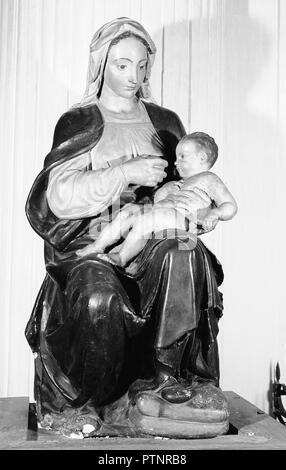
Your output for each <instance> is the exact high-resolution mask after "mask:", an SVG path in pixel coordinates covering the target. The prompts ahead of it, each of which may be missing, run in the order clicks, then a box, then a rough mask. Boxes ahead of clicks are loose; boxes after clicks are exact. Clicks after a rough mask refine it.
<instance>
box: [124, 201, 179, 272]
mask: <svg viewBox="0 0 286 470" xmlns="http://www.w3.org/2000/svg"><path fill="white" fill-rule="evenodd" d="M164 229H180V230H185V229H186V227H185V217H184V216H182V214H180V213H178V212H177V211H176V210H175V209H166V208H155V207H154V209H153V210H152V211H150V212H148V213H146V214H142V215H140V216H138V217H137V218H136V219H135V220H134V223H133V227H132V229H131V231H130V232H129V234H128V235H127V237H126V239H125V241H124V242H123V244H122V247H121V249H120V251H119V253H117V255H118V256H119V257H120V260H121V262H120V264H121V266H125V265H126V264H127V263H128V261H130V260H131V259H132V258H134V257H135V256H136V255H138V254H139V253H140V251H141V250H142V249H143V248H144V246H145V245H146V243H147V241H148V240H149V239H150V238H151V236H152V233H153V232H159V231H161V230H164ZM118 264H119V263H118Z"/></svg>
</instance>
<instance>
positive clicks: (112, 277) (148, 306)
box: [25, 102, 223, 413]
mask: <svg viewBox="0 0 286 470" xmlns="http://www.w3.org/2000/svg"><path fill="white" fill-rule="evenodd" d="M144 105H145V107H146V110H147V112H148V115H149V117H150V119H151V121H152V123H153V125H154V128H155V130H156V132H157V133H158V135H159V136H160V138H161V140H162V142H163V144H164V158H166V159H167V161H168V168H167V178H166V180H165V181H164V183H165V182H166V181H169V180H172V179H174V178H175V170H174V161H175V148H176V145H177V143H178V141H179V140H180V138H181V137H182V136H183V135H184V134H185V130H184V128H183V126H182V123H181V122H180V120H179V118H178V116H177V115H176V114H175V113H173V112H172V111H169V110H167V109H165V108H162V107H160V106H157V105H155V104H152V103H147V102H146V103H144ZM103 129H104V121H103V118H102V115H101V113H100V111H99V109H98V107H97V106H96V105H90V106H87V107H84V108H74V109H72V110H70V111H68V112H67V113H65V114H64V115H63V116H62V117H61V118H60V120H59V122H58V124H57V126H56V129H55V134H54V141H53V146H52V150H51V152H50V153H49V154H48V155H47V157H46V159H45V163H44V169H43V171H42V172H41V173H40V174H39V175H38V177H37V178H36V180H35V183H34V185H33V187H32V189H31V191H30V194H29V197H28V200H27V204H26V214H27V217H28V219H29V222H30V224H31V225H32V227H33V229H34V230H35V231H36V232H37V233H38V234H39V235H40V236H41V237H42V238H43V239H44V241H45V262H46V269H47V275H46V277H45V280H44V282H43V284H42V286H41V288H40V291H39V294H38V297H37V300H36V302H35V305H34V309H33V312H32V315H31V317H30V320H29V322H28V324H27V327H26V332H25V333H26V338H27V340H28V342H29V344H30V347H31V348H32V350H33V352H35V353H37V354H36V356H37V357H36V373H35V396H36V400H37V402H38V404H40V405H39V406H40V408H41V411H40V412H41V413H44V412H47V411H49V410H54V411H59V410H60V409H61V408H62V407H63V406H64V404H66V403H70V404H73V403H81V402H84V401H85V400H86V399H88V398H89V397H90V396H93V397H94V400H95V402H96V403H97V404H99V405H101V404H104V403H108V402H110V401H112V400H114V399H116V398H117V397H119V396H120V394H122V393H124V391H126V389H127V388H128V385H129V384H130V383H131V382H132V381H133V380H135V379H136V378H138V374H140V373H141V372H142V373H144V368H145V369H146V367H147V369H148V365H147V366H146V364H147V363H148V354H149V352H150V351H151V350H152V347H153V348H154V347H157V348H167V347H169V346H170V345H171V344H172V343H174V342H175V341H177V340H179V339H180V337H182V336H183V335H184V334H185V333H187V332H188V331H191V330H195V331H196V335H195V339H193V340H192V345H190V347H189V349H188V348H186V354H185V357H184V361H183V362H184V364H183V365H182V370H183V369H184V373H185V375H186V377H187V376H188V375H190V374H196V375H198V376H201V377H204V378H207V379H210V380H214V381H216V382H217V383H218V379H219V363H218V351H217V342H216V336H217V333H218V319H219V317H220V316H221V314H222V298H221V294H220V293H219V291H218V285H220V284H221V282H222V280H223V272H222V268H221V265H220V263H219V262H218V261H217V259H216V258H215V256H214V255H213V254H212V253H211V252H209V250H208V249H207V248H206V247H205V246H204V244H203V243H202V242H201V240H200V239H198V240H197V244H196V246H194V244H192V243H191V244H189V245H188V241H186V237H184V234H180V235H177V236H176V237H174V238H173V239H172V238H171V239H170V238H168V239H160V240H159V239H154V238H153V239H151V240H149V242H148V243H147V245H146V247H145V248H144V250H143V252H142V253H141V254H140V255H138V257H137V258H136V259H135V261H134V263H135V264H134V266H135V269H134V268H133V270H132V273H133V274H127V273H126V272H124V271H122V270H121V269H117V268H114V267H112V266H111V265H109V264H108V263H106V262H104V261H101V260H99V259H98V258H97V257H96V255H93V256H92V255H91V256H90V257H88V258H87V257H85V258H82V259H78V258H77V257H76V255H75V251H76V250H77V249H78V248H79V247H82V246H83V245H84V244H86V243H87V242H88V241H89V231H88V228H89V225H90V222H91V220H92V222H94V219H96V217H97V216H95V217H87V218H83V219H75V220H64V219H59V218H57V217H56V216H55V215H54V214H53V212H52V211H51V210H50V208H49V205H48V202H47V196H46V191H47V187H48V181H49V173H50V171H51V169H53V168H55V167H56V166H57V165H60V164H61V163H63V162H67V161H68V160H71V159H72V158H75V157H77V156H79V155H82V154H83V153H85V152H88V151H89V150H91V149H92V148H93V147H94V146H95V145H96V144H97V142H98V141H99V140H100V138H101V136H102V133H103ZM153 191H154V189H153V188H146V187H142V188H140V191H139V192H138V194H137V202H138V203H145V202H151V200H152V192H153ZM183 245H185V249H182V246H183ZM83 311H84V312H86V313H85V314H84V315H83ZM107 312H108V315H107ZM107 317H108V318H107ZM102 319H103V321H101V320H102ZM188 351H189V354H188ZM145 372H146V370H145ZM147 373H148V371H147Z"/></svg>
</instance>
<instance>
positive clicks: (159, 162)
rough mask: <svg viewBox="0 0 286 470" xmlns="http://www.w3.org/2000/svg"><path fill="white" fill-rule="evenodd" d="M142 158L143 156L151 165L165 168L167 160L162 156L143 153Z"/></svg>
mask: <svg viewBox="0 0 286 470" xmlns="http://www.w3.org/2000/svg"><path fill="white" fill-rule="evenodd" d="M142 158H145V159H146V162H148V163H149V164H150V165H151V166H152V167H159V168H166V167H167V166H168V162H167V161H166V160H165V159H164V158H162V157H157V156H154V155H145V154H144V155H142Z"/></svg>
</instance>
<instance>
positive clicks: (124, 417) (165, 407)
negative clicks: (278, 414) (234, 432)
mask: <svg viewBox="0 0 286 470" xmlns="http://www.w3.org/2000/svg"><path fill="white" fill-rule="evenodd" d="M178 388H179V386H178V385H175V386H174V387H172V386H171V387H168V389H169V390H168V391H169V395H170V398H169V400H167V399H165V398H164V392H166V391H167V388H162V389H161V390H160V389H159V390H155V391H152V390H151V391H142V392H139V393H136V395H135V396H133V397H132V398H130V397H129V395H128V393H126V394H125V395H124V396H123V397H121V398H120V399H119V400H117V401H116V402H114V403H112V404H111V405H108V406H105V407H103V408H101V409H98V410H95V409H94V408H93V407H92V406H91V404H89V403H87V404H86V405H84V406H83V407H81V408H66V409H65V410H63V411H62V412H61V413H58V414H55V413H50V414H46V415H45V416H44V418H43V419H42V420H40V422H39V425H40V427H41V428H43V429H46V430H53V431H55V432H58V433H61V434H63V435H65V436H66V437H104V436H107V435H108V436H126V437H140V436H144V435H146V436H159V437H160V436H161V437H168V438H184V439H194V438H206V437H215V436H218V435H221V434H225V433H227V431H228V428H229V406H228V403H227V400H226V398H225V396H224V394H223V393H222V391H221V390H220V389H219V388H218V387H215V386H214V385H212V384H211V383H202V384H197V385H196V386H195V387H194V386H192V387H187V388H183V387H180V388H179V391H180V392H182V391H184V392H185V394H186V395H187V396H188V397H187V398H184V400H182V396H178V395H179V394H178ZM165 394H166V393H165Z"/></svg>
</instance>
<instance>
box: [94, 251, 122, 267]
mask: <svg viewBox="0 0 286 470" xmlns="http://www.w3.org/2000/svg"><path fill="white" fill-rule="evenodd" d="M97 256H98V258H100V259H103V260H104V261H107V262H108V263H111V264H113V265H114V266H120V267H121V268H123V267H124V264H123V262H122V259H121V257H120V254H119V253H108V254H107V253H98V255H97Z"/></svg>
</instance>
